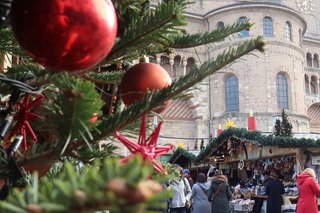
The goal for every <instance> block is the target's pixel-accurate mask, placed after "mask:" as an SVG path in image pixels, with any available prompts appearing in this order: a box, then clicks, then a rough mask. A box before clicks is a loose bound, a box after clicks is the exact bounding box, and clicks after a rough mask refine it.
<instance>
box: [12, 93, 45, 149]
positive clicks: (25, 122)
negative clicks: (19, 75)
mask: <svg viewBox="0 0 320 213" xmlns="http://www.w3.org/2000/svg"><path fill="white" fill-rule="evenodd" d="M43 100H44V96H43V95H42V94H38V95H37V96H36V98H35V99H34V100H33V101H30V94H27V95H26V96H25V97H24V99H23V101H22V102H21V103H18V104H17V110H18V111H17V113H16V115H15V116H14V120H16V121H17V124H16V126H15V127H14V129H13V130H12V131H11V132H10V135H9V138H12V137H13V136H14V135H15V134H16V133H18V132H19V133H20V134H21V135H22V136H23V147H24V148H25V149H27V134H28V135H30V137H31V138H32V139H33V140H34V141H35V142H37V141H38V139H37V136H36V134H35V133H34V131H33V129H32V127H31V125H30V123H29V122H30V121H32V120H35V119H38V118H39V116H38V115H36V114H34V113H32V112H31V111H32V110H34V109H35V108H36V107H37V106H38V105H40V104H41V102H42V101H43Z"/></svg>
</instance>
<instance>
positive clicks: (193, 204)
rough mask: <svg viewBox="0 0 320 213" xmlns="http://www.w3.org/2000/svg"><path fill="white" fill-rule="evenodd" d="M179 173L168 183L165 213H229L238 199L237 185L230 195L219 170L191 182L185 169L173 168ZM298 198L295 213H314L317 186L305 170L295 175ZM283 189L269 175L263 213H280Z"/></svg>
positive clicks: (312, 174) (319, 187) (274, 176)
mask: <svg viewBox="0 0 320 213" xmlns="http://www.w3.org/2000/svg"><path fill="white" fill-rule="evenodd" d="M177 170H178V171H179V172H180V175H181V176H180V178H179V179H172V180H170V181H169V183H168V187H170V188H171V189H172V190H173V192H174V195H173V197H172V199H170V200H169V202H168V212H169V213H188V212H191V213H229V212H230V209H229V204H230V201H231V200H236V199H242V198H243V194H242V193H241V186H240V184H238V185H237V186H236V187H234V189H233V192H231V187H230V186H229V181H228V178H227V177H226V176H225V175H223V173H222V171H221V170H218V169H216V170H215V171H211V172H208V173H207V174H204V173H198V174H197V176H196V180H195V182H194V181H193V179H192V178H191V176H190V170H189V169H183V168H181V167H180V166H178V165H177ZM297 187H298V190H299V197H298V201H297V208H296V213H307V212H308V213H318V202H317V201H318V199H317V196H320V185H319V184H318V181H317V178H316V174H315V171H314V170H313V169H311V168H307V169H305V170H304V171H303V172H301V173H300V174H298V175H297ZM284 192H285V190H284V185H283V183H282V182H281V181H280V180H279V177H278V175H277V173H276V172H271V173H270V179H269V181H268V182H267V184H266V195H267V209H266V211H267V213H281V212H282V211H281V206H282V205H283V198H282V195H283V194H284Z"/></svg>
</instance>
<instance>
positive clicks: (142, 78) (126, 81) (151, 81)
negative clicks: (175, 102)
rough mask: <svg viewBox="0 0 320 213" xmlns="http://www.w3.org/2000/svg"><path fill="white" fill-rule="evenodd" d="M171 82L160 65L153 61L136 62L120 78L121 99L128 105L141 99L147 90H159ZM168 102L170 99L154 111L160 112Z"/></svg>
mask: <svg viewBox="0 0 320 213" xmlns="http://www.w3.org/2000/svg"><path fill="white" fill-rule="evenodd" d="M171 83H172V80H171V78H170V76H169V74H168V73H167V71H166V70H165V69H163V68H162V67H161V66H159V65H157V64H154V63H140V64H136V65H134V66H133V67H131V68H130V69H129V70H128V71H127V72H126V73H125V74H124V76H123V78H122V81H121V84H120V92H121V96H122V101H123V103H124V104H125V105H130V104H132V103H133V102H135V101H137V100H140V99H142V98H143V97H144V96H145V94H146V92H147V91H148V90H149V91H153V90H161V89H163V88H165V87H166V86H169V85H170V84H171ZM169 104H170V101H167V102H166V103H165V104H164V106H163V107H161V108H159V109H157V110H154V111H156V112H158V113H160V112H161V111H163V110H164V109H165V108H166V107H167V106H168V105H169Z"/></svg>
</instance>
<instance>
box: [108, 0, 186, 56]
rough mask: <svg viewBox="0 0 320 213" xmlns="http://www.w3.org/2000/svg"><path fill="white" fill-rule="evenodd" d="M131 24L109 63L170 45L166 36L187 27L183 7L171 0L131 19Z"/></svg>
mask: <svg viewBox="0 0 320 213" xmlns="http://www.w3.org/2000/svg"><path fill="white" fill-rule="evenodd" d="M131 20H132V21H131V23H130V24H129V25H128V27H127V28H126V31H125V32H124V36H123V37H122V38H121V39H120V40H119V41H118V42H116V44H115V45H114V47H113V49H112V51H111V53H110V54H109V56H108V58H107V61H113V60H115V59H119V58H122V57H124V56H125V57H126V58H130V55H131V54H136V53H137V52H138V53H141V51H142V52H146V50H147V49H146V48H147V47H149V46H150V44H152V46H157V44H158V45H159V46H163V44H165V43H167V44H168V43H169V42H168V41H167V39H166V38H165V37H163V35H164V34H169V33H175V32H177V30H176V27H178V26H184V25H186V22H185V18H184V16H183V7H181V5H179V4H177V3H176V1H174V0H170V1H168V2H167V3H165V2H163V3H162V4H160V5H158V6H157V7H156V9H155V11H152V10H151V9H150V10H147V11H145V13H144V14H143V15H141V14H138V15H136V16H133V17H131Z"/></svg>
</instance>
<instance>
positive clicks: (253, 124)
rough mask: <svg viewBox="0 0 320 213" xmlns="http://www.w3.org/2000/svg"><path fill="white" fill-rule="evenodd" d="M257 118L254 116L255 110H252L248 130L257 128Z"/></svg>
mask: <svg viewBox="0 0 320 213" xmlns="http://www.w3.org/2000/svg"><path fill="white" fill-rule="evenodd" d="M256 129H257V128H256V118H255V117H254V116H253V111H252V110H251V111H250V114H249V117H248V130H256Z"/></svg>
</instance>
